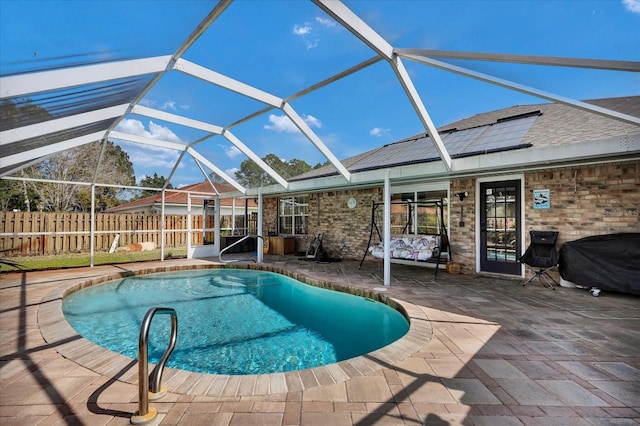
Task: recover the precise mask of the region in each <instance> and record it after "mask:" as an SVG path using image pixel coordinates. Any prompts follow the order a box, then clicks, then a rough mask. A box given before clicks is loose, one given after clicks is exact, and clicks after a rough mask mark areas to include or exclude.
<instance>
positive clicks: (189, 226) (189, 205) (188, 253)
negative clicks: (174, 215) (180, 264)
mask: <svg viewBox="0 0 640 426" xmlns="http://www.w3.org/2000/svg"><path fill="white" fill-rule="evenodd" d="M187 258H188V259H191V258H193V252H192V250H191V193H188V194H187Z"/></svg>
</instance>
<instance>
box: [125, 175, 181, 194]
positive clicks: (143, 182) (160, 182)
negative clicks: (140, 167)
mask: <svg viewBox="0 0 640 426" xmlns="http://www.w3.org/2000/svg"><path fill="white" fill-rule="evenodd" d="M165 183H167V178H166V177H164V176H158V174H157V173H154V174H153V176H145V177H144V178H142V179H140V186H145V187H147V188H163V187H164V185H165ZM166 189H173V185H171V184H168V185H167V188H166ZM157 193H158V191H152V190H150V189H142V190H141V191H140V194H138V196H137V197H135V198H134V200H139V199H140V198H146V197H150V196H152V195H156V194H157Z"/></svg>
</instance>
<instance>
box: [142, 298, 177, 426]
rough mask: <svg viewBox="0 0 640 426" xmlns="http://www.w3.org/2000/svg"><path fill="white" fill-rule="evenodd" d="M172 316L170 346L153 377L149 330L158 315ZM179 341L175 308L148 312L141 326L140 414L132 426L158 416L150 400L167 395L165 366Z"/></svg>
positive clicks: (155, 368) (154, 309) (157, 365)
mask: <svg viewBox="0 0 640 426" xmlns="http://www.w3.org/2000/svg"><path fill="white" fill-rule="evenodd" d="M156 313H159V314H169V315H171V337H170V338H169V346H168V347H167V350H166V351H165V352H164V354H163V355H162V357H161V358H160V361H159V362H158V363H157V364H156V366H155V367H154V369H153V371H152V372H151V375H148V373H149V362H148V359H149V354H148V347H149V328H150V327H151V320H152V319H153V316H154V315H155V314H156ZM177 339H178V316H177V314H176V311H175V309H173V308H160V307H156V308H151V309H149V310H148V311H147V313H146V315H145V316H144V319H143V320H142V324H141V325H140V338H139V340H138V401H139V405H138V412H137V413H135V414H134V415H133V416H131V424H135V425H137V424H145V423H148V422H150V421H151V420H153V419H154V418H155V417H156V415H157V414H158V413H157V411H156V409H155V408H149V399H151V400H156V399H160V398H162V397H163V396H164V395H165V394H166V393H167V390H166V388H163V387H162V386H161V384H162V372H163V371H164V366H165V364H166V362H167V360H168V359H169V356H171V353H172V352H173V350H174V349H175V347H176V341H177Z"/></svg>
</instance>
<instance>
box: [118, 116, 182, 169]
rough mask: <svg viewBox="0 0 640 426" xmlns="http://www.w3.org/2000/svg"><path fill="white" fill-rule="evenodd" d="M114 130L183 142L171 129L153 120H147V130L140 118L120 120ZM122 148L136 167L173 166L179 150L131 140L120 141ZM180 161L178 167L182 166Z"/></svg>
mask: <svg viewBox="0 0 640 426" xmlns="http://www.w3.org/2000/svg"><path fill="white" fill-rule="evenodd" d="M116 130H117V131H119V132H122V133H128V134H130V135H136V136H143V137H145V138H150V139H158V140H163V141H169V142H177V143H184V141H182V140H181V139H180V138H179V137H178V136H177V135H176V134H175V133H173V131H172V130H171V129H169V128H168V127H166V126H162V125H160V124H156V123H154V122H153V121H149V130H147V129H145V127H144V124H143V123H142V122H141V121H140V120H135V119H125V120H122V121H121V122H120V123H119V124H118V126H117V127H116ZM120 145H121V146H122V147H123V149H124V150H125V151H126V152H127V154H129V158H130V159H131V162H132V163H133V164H134V166H135V167H136V168H138V167H141V168H149V167H165V168H166V167H168V168H173V166H175V164H176V161H177V160H178V157H179V152H178V151H175V150H171V149H166V148H161V147H159V146H151V145H140V144H137V143H133V142H127V141H123V142H120ZM182 166H183V165H182V163H181V164H180V166H179V167H182Z"/></svg>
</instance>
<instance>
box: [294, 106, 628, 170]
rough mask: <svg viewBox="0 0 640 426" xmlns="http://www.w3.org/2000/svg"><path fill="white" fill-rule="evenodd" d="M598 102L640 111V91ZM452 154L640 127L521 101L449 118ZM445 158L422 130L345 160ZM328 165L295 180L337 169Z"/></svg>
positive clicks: (358, 166) (446, 130)
mask: <svg viewBox="0 0 640 426" xmlns="http://www.w3.org/2000/svg"><path fill="white" fill-rule="evenodd" d="M586 102H588V103H591V104H593V105H597V106H600V107H603V108H607V109H611V110H614V111H618V112H621V113H624V114H628V115H632V116H635V117H640V96H625V97H620V98H607V99H594V100H589V101H586ZM438 131H439V132H440V136H441V138H442V142H443V143H444V145H445V146H446V148H447V151H448V152H449V154H450V155H451V157H453V158H456V157H462V156H472V155H481V154H486V153H490V152H496V151H506V150H513V149H523V148H529V147H532V146H533V147H542V146H546V145H558V144H572V143H579V142H584V141H588V140H594V139H603V138H607V137H611V136H619V135H625V134H633V133H640V127H638V126H636V125H633V124H630V123H626V122H622V121H620V120H616V119H613V118H609V117H605V116H602V115H599V114H595V113H593V112H589V111H585V110H582V109H578V108H576V107H572V106H569V105H564V104H557V103H544V104H533V105H518V106H513V107H509V108H504V109H500V110H496V111H491V112H487V113H482V114H478V115H475V116H473V117H469V118H465V119H463V120H459V121H456V122H454V123H450V124H448V125H446V126H443V127H441V128H440V129H438ZM438 160H440V156H439V155H438V152H437V151H436V149H435V147H434V146H433V143H431V141H430V139H429V136H428V135H427V134H426V133H422V134H419V135H416V136H412V137H410V138H407V139H403V140H401V141H398V142H394V143H391V144H388V145H384V146H382V147H379V148H376V149H373V150H371V151H367V152H364V153H362V154H359V155H357V156H354V157H351V158H348V159H346V160H343V164H344V165H345V167H347V169H348V170H349V171H350V172H352V173H353V172H358V171H364V170H373V169H382V168H388V167H393V166H401V165H407V164H416V163H426V162H431V161H438ZM335 174H337V173H336V170H335V168H334V167H333V166H331V165H328V166H323V167H320V168H318V169H314V170H311V171H309V172H307V173H304V174H301V175H299V176H296V177H294V178H291V179H290V180H291V181H299V180H306V179H312V178H318V177H323V176H332V175H335Z"/></svg>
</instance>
